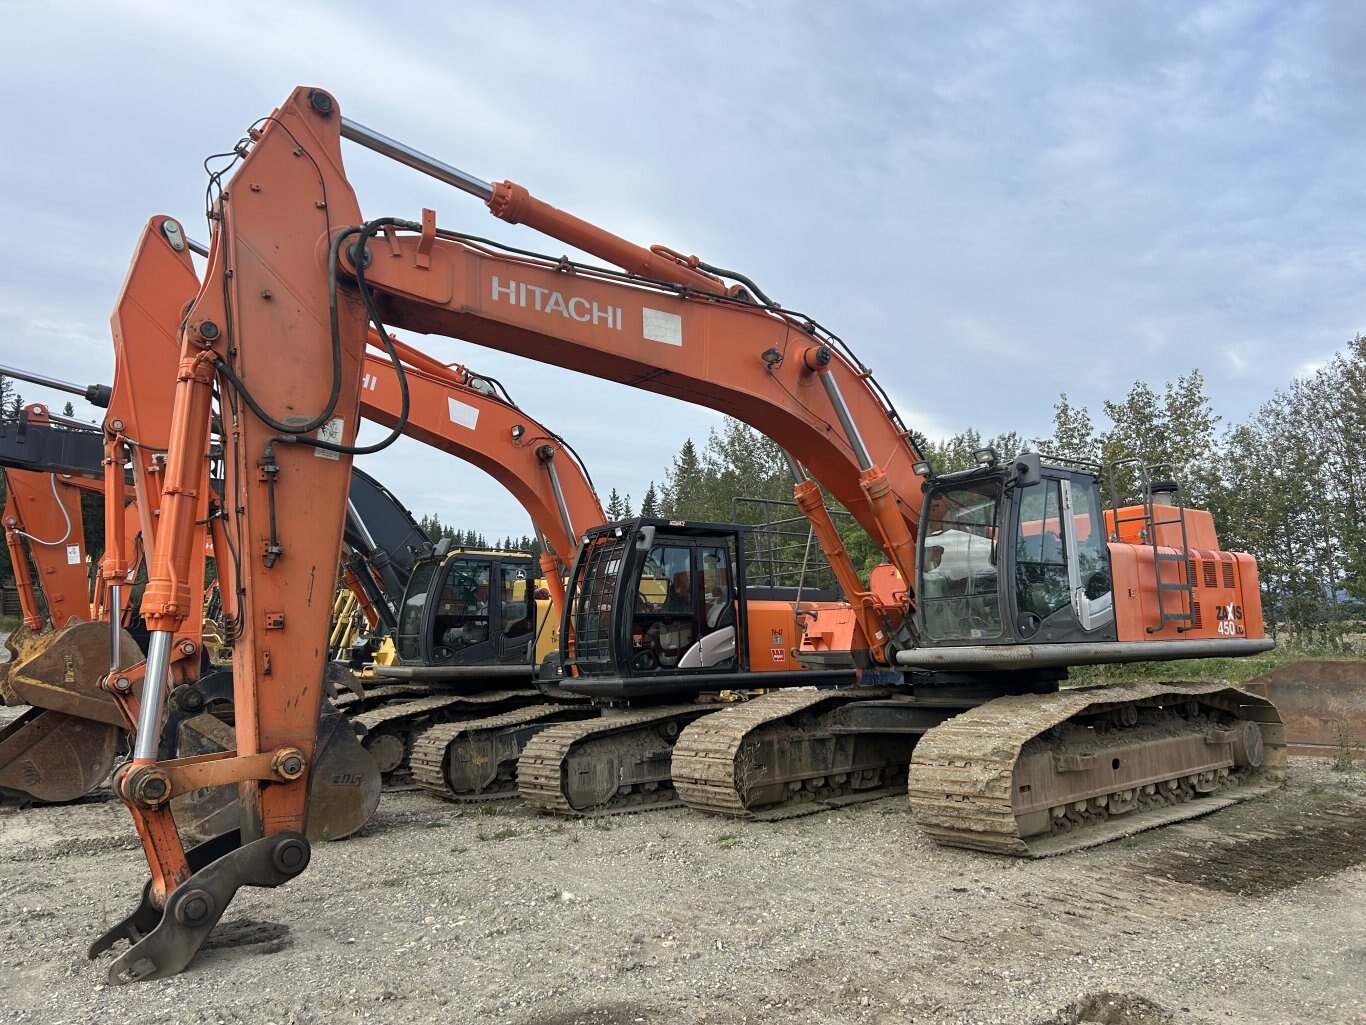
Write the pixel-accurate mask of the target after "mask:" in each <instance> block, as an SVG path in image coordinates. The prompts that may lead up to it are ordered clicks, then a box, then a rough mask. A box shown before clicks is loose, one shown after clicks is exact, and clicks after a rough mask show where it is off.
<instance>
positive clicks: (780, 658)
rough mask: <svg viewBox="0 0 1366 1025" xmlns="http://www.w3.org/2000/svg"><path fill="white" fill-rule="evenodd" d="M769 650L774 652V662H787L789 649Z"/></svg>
mask: <svg viewBox="0 0 1366 1025" xmlns="http://www.w3.org/2000/svg"><path fill="white" fill-rule="evenodd" d="M769 650H770V651H772V652H773V661H774V662H786V661H787V649H786V648H770V649H769Z"/></svg>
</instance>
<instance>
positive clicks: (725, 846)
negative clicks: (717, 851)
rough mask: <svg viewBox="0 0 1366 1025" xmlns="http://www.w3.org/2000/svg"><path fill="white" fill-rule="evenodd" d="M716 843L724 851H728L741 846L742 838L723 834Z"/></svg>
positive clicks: (731, 834)
mask: <svg viewBox="0 0 1366 1025" xmlns="http://www.w3.org/2000/svg"><path fill="white" fill-rule="evenodd" d="M714 842H715V844H716V846H717V847H720V848H721V849H722V850H723V851H728V850H730V849H731V848H732V847H739V846H740V838H739V837H738V836H736V835H735V834H733V833H722V834H721V835H720V836H718V837H717V838H716V840H715V841H714Z"/></svg>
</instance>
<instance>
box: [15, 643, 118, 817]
mask: <svg viewBox="0 0 1366 1025" xmlns="http://www.w3.org/2000/svg"><path fill="white" fill-rule="evenodd" d="M11 651H17V653H18V656H19V657H18V658H17V659H16V660H14V661H12V662H11V663H9V665H8V668H9V673H8V675H7V677H6V683H5V686H6V694H5V699H6V703H7V704H21V705H31V706H33V707H32V708H31V709H30V710H29V711H27V712H25V713H24V714H23V715H21V716H20V717H19V718H18V719H16V720H14V722H12V723H10V724H9V725H8V726H6V727H5V728H4V729H3V730H0V795H3V796H4V797H5V798H7V799H10V800H15V801H18V802H19V803H21V804H29V803H32V802H43V803H57V802H61V801H74V800H75V799H76V798H78V797H83V796H85V795H86V794H88V793H89V792H90V791H91V790H93V789H94V788H95V787H96V786H97V785H99V783H100V782H101V781H103V780H104V779H105V777H106V776H108V775H109V772H110V770H111V769H113V767H114V759H115V756H116V755H117V753H118V748H119V735H120V733H121V732H122V730H121V726H122V719H121V718H120V716H119V711H118V708H117V707H116V706H115V704H114V700H113V698H111V697H110V696H109V695H108V694H106V693H105V692H104V691H102V690H100V688H99V680H100V677H101V676H103V675H104V674H105V673H106V672H108V670H109V627H108V625H107V624H105V623H72V624H70V625H68V626H65V627H63V628H62V629H60V630H56V631H53V632H51V633H47V634H42V635H39V636H36V637H34V636H32V635H30V637H29V638H28V639H26V640H23V641H22V642H21V643H18V644H15V645H13V646H12V647H11ZM120 655H121V658H122V659H124V660H125V664H131V663H133V662H136V661H138V659H140V658H141V657H142V653H141V652H140V651H138V646H137V644H136V643H135V642H134V641H133V639H132V637H130V636H129V635H128V634H127V633H124V634H123V635H122V648H121V652H120Z"/></svg>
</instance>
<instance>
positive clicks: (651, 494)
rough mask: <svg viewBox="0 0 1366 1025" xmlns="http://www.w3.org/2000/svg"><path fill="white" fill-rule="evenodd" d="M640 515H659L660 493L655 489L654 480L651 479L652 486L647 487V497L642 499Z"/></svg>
mask: <svg viewBox="0 0 1366 1025" xmlns="http://www.w3.org/2000/svg"><path fill="white" fill-rule="evenodd" d="M640 515H642V516H658V515H659V494H658V492H656V491H655V482H654V481H650V486H649V487H648V488H646V489H645V497H644V498H642V499H641V500H640Z"/></svg>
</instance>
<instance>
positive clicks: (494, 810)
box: [474, 804, 498, 819]
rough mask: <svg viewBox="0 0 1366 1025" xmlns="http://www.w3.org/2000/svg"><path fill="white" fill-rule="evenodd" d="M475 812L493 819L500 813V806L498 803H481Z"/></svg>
mask: <svg viewBox="0 0 1366 1025" xmlns="http://www.w3.org/2000/svg"><path fill="white" fill-rule="evenodd" d="M474 814H476V815H480V816H483V817H484V818H486V819H491V818H493V817H494V816H495V815H497V814H498V806H497V805H496V804H481V805H480V806H479V807H478V808H476V809H474Z"/></svg>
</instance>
